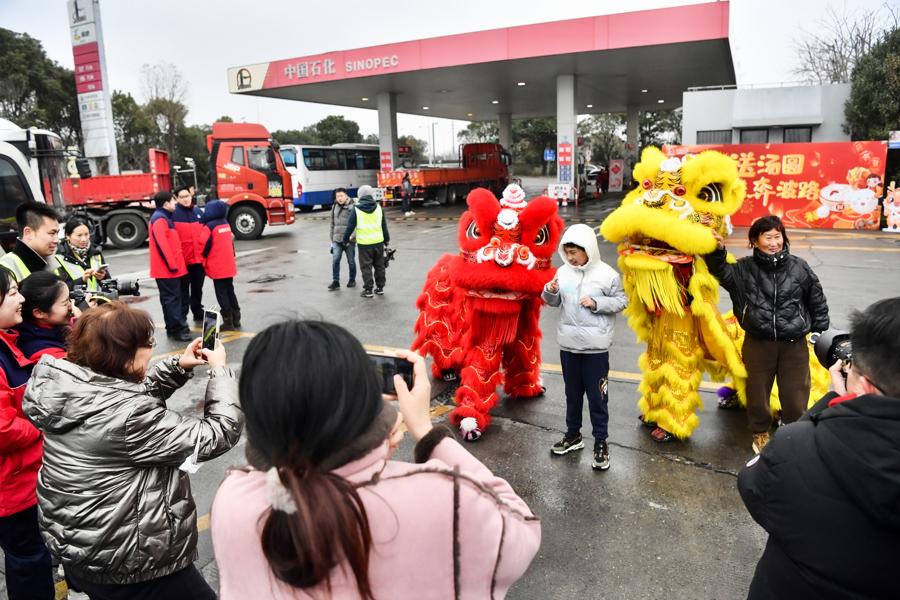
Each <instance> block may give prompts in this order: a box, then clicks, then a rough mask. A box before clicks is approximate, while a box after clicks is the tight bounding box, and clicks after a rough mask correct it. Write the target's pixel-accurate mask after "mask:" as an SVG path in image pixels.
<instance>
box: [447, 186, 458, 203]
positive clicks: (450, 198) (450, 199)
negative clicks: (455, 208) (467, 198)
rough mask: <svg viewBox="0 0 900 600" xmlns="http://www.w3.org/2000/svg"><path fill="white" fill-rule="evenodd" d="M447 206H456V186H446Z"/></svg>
mask: <svg viewBox="0 0 900 600" xmlns="http://www.w3.org/2000/svg"><path fill="white" fill-rule="evenodd" d="M447 204H456V186H455V185H448V186H447Z"/></svg>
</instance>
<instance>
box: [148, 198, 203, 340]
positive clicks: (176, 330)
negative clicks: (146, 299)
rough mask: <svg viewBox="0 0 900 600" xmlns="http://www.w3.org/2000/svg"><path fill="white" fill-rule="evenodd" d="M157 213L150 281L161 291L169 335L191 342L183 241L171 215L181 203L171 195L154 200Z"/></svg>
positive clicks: (152, 226) (152, 230)
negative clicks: (184, 301)
mask: <svg viewBox="0 0 900 600" xmlns="http://www.w3.org/2000/svg"><path fill="white" fill-rule="evenodd" d="M153 200H154V201H155V202H156V211H155V212H154V213H153V216H151V217H150V277H152V278H153V279H155V280H156V287H158V288H159V303H160V304H161V305H162V309H163V319H164V320H165V322H166V333H167V334H168V336H169V337H170V338H172V339H173V340H177V341H179V342H190V341H191V340H192V339H193V337H192V336H191V330H190V328H188V325H187V322H186V321H185V318H184V315H183V314H182V312H181V282H180V280H179V278H180V277H183V276H184V275H187V272H188V271H187V266H186V265H185V263H184V255H183V254H182V251H181V239H179V237H178V231H177V230H176V229H175V223H174V222H173V221H172V211H173V210H175V206H176V205H177V204H178V202H177V201H176V200H175V195H174V194H172V192H159V193H158V194H156V196H154V198H153Z"/></svg>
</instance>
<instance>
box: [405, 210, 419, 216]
mask: <svg viewBox="0 0 900 600" xmlns="http://www.w3.org/2000/svg"><path fill="white" fill-rule="evenodd" d="M414 214H416V213H414V212H413V211H411V210H408V211H406V212H405V213H404V214H403V216H404V217H411V216H413V215H414Z"/></svg>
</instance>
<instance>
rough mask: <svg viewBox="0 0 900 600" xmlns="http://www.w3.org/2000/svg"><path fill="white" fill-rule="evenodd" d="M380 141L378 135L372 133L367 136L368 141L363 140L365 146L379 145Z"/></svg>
mask: <svg viewBox="0 0 900 600" xmlns="http://www.w3.org/2000/svg"><path fill="white" fill-rule="evenodd" d="M379 142H380V140H379V139H378V134H377V133H370V134H369V135H367V136H366V139H364V140H363V143H364V144H376V145H377V144H378V143H379Z"/></svg>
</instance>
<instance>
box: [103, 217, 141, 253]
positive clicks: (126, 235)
mask: <svg viewBox="0 0 900 600" xmlns="http://www.w3.org/2000/svg"><path fill="white" fill-rule="evenodd" d="M106 237H107V238H109V241H110V242H112V243H113V244H115V246H116V247H117V248H121V249H122V250H130V249H131V248H137V247H138V246H140V245H141V244H143V243H144V240H146V239H147V222H146V221H145V220H144V217H142V216H140V215H135V214H131V213H126V214H124V215H115V216H114V217H112V218H110V220H109V223H108V224H107V226H106Z"/></svg>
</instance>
